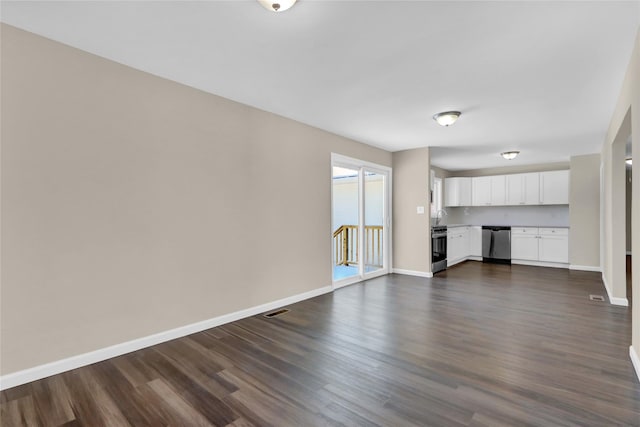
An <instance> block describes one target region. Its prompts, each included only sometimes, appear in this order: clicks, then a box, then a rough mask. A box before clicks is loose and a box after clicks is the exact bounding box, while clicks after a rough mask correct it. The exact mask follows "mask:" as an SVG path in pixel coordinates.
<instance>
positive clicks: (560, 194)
mask: <svg viewBox="0 0 640 427" xmlns="http://www.w3.org/2000/svg"><path fill="white" fill-rule="evenodd" d="M539 204H542V205H568V204H569V171H568V170H562V171H551V172H540V202H539Z"/></svg>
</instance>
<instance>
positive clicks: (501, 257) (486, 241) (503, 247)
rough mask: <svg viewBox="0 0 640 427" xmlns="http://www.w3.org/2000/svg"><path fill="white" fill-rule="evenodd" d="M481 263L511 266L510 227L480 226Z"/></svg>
mask: <svg viewBox="0 0 640 427" xmlns="http://www.w3.org/2000/svg"><path fill="white" fill-rule="evenodd" d="M482 262H493V263H498V264H511V227H506V226H495V225H483V226H482Z"/></svg>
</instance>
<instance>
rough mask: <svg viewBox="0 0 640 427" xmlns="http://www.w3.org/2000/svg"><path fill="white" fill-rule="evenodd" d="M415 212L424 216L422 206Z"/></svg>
mask: <svg viewBox="0 0 640 427" xmlns="http://www.w3.org/2000/svg"><path fill="white" fill-rule="evenodd" d="M416 212H417V213H418V214H420V215H422V214H424V206H418V207H417V208H416Z"/></svg>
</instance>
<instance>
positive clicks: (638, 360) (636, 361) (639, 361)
mask: <svg viewBox="0 0 640 427" xmlns="http://www.w3.org/2000/svg"><path fill="white" fill-rule="evenodd" d="M629 357H631V364H632V365H633V369H635V370H636V375H637V376H638V381H640V357H638V353H636V350H635V349H634V348H633V346H632V345H631V346H629Z"/></svg>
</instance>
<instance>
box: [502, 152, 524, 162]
mask: <svg viewBox="0 0 640 427" xmlns="http://www.w3.org/2000/svg"><path fill="white" fill-rule="evenodd" d="M518 154H520V152H519V151H505V152H504V153H500V155H501V156H502V157H503V158H505V159H506V160H513V159H515V158H516V157H517V156H518Z"/></svg>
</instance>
